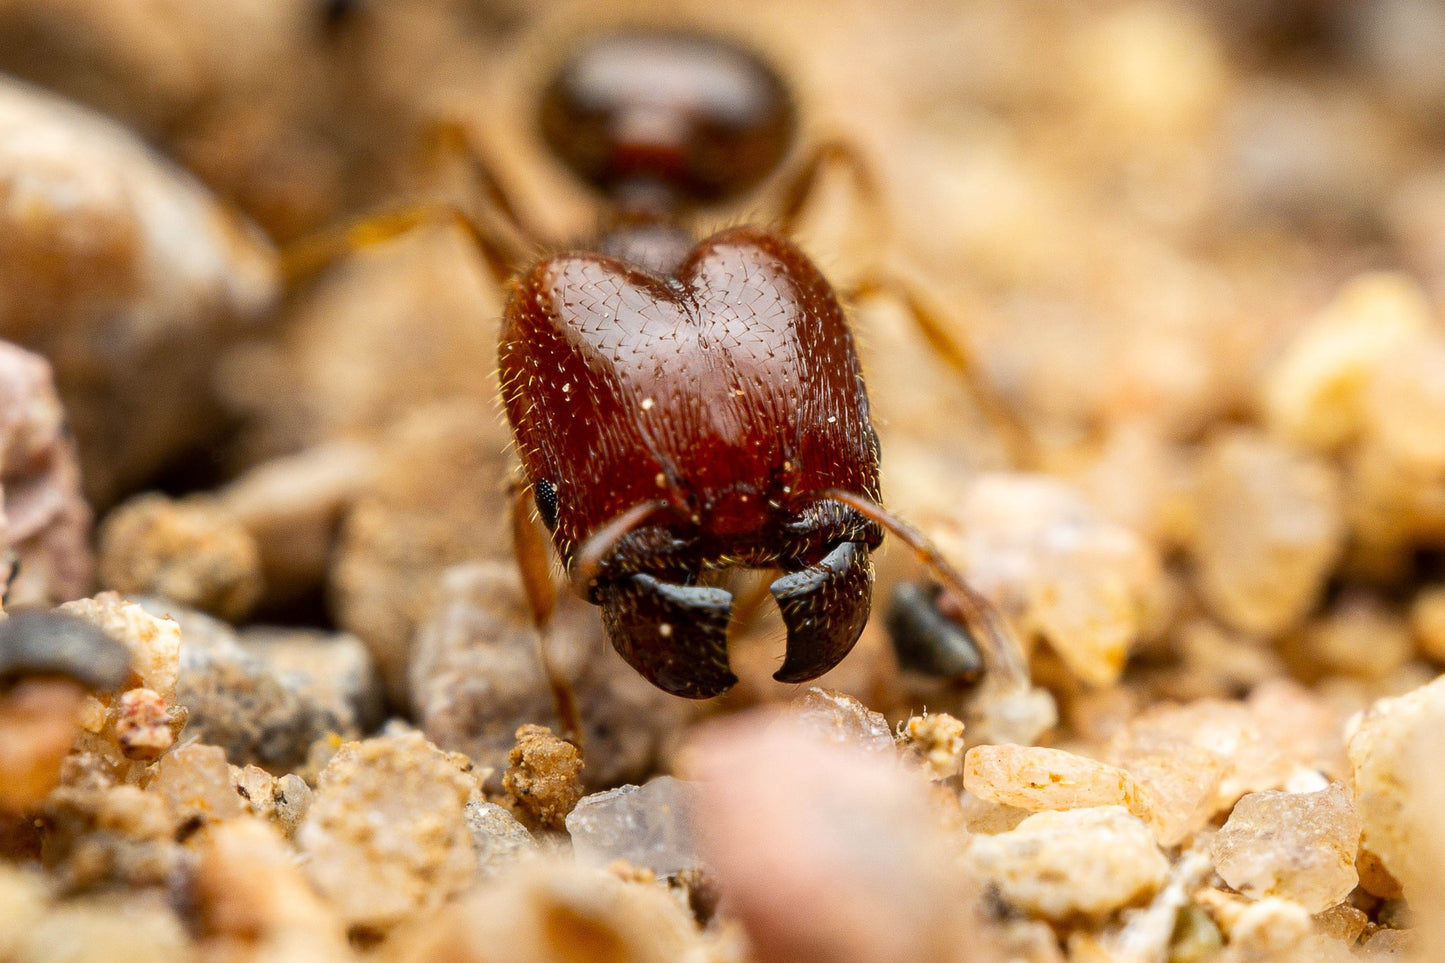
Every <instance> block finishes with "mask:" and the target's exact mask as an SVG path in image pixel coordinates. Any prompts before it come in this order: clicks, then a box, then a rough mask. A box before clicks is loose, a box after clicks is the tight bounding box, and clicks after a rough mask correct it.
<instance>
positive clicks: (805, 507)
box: [288, 32, 1026, 729]
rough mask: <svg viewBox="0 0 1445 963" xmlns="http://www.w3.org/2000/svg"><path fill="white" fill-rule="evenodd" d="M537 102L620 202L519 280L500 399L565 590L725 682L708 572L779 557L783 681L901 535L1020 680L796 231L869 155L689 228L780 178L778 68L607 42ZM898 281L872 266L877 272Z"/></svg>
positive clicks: (546, 589) (836, 639) (1005, 670)
mask: <svg viewBox="0 0 1445 963" xmlns="http://www.w3.org/2000/svg"><path fill="white" fill-rule="evenodd" d="M541 118H542V130H543V134H544V136H545V138H546V140H547V143H548V145H549V146H550V147H551V148H552V150H553V152H554V154H555V155H556V156H557V157H558V158H559V159H560V160H561V161H563V162H564V163H565V164H566V165H567V166H568V167H569V168H571V170H572V171H573V172H574V173H575V174H577V175H578V177H580V178H581V179H582V180H583V181H585V182H586V183H587V184H589V185H590V186H592V187H593V188H594V189H596V190H597V191H598V192H599V193H600V194H601V195H602V197H603V198H604V199H605V201H606V212H607V214H606V221H605V223H604V227H603V230H602V231H601V232H600V234H599V236H598V237H597V238H596V239H595V241H594V242H593V243H591V244H589V245H588V246H587V247H586V248H584V249H581V250H575V251H571V252H568V253H562V254H556V255H553V256H550V257H546V258H543V259H542V260H540V261H537V262H536V263H534V264H532V265H531V266H530V267H529V268H527V269H526V270H525V271H523V272H522V273H521V275H520V276H519V277H517V278H515V279H514V280H512V281H511V285H512V294H511V298H510V300H509V302H508V304H507V308H506V315H505V319H504V323H503V329H502V336H501V343H500V348H499V365H500V376H501V385H502V395H503V400H504V403H505V407H506V412H507V417H508V419H509V421H510V422H511V426H512V431H513V433H514V436H515V439H516V442H517V452H518V455H519V457H520V461H521V470H522V475H523V478H522V482H523V487H522V488H521V489H519V491H521V492H522V493H525V492H530V493H531V495H532V500H533V502H534V503H535V506H536V509H537V513H538V515H539V516H540V517H541V519H542V521H543V522H544V523H545V524H546V526H547V527H548V528H549V529H550V530H551V533H552V542H553V545H554V546H555V548H556V550H557V552H558V554H559V555H560V556H561V558H562V560H563V562H564V564H565V565H566V567H567V570H568V574H569V577H570V579H571V581H572V583H573V585H574V586H576V588H577V589H578V590H579V591H580V592H581V593H582V594H583V595H584V596H585V597H586V598H587V599H589V600H590V601H592V602H594V603H596V604H598V605H600V606H601V608H602V612H603V622H604V625H605V628H606V632H607V635H608V638H609V640H610V641H611V643H612V645H613V646H614V647H615V648H616V649H617V651H618V652H619V653H621V655H622V656H623V658H625V659H626V660H627V661H628V662H629V663H630V664H631V665H632V666H633V667H635V668H636V669H637V670H638V671H639V672H640V673H641V674H642V675H643V676H645V677H646V678H647V679H649V680H650V681H651V682H653V683H654V684H656V685H657V686H659V687H660V688H662V689H664V690H666V691H668V692H671V693H674V694H676V695H680V696H686V697H689V698H707V697H710V696H714V695H718V694H720V693H722V692H724V691H725V690H727V689H728V688H729V687H730V686H732V685H733V683H734V682H736V681H737V679H736V677H735V676H734V675H733V673H732V671H731V669H730V668H729V665H728V656H727V628H728V622H729V618H730V614H731V608H732V597H731V595H730V594H729V593H728V592H727V591H726V590H725V589H723V588H720V587H717V586H716V585H715V584H711V582H712V579H711V578H710V573H713V572H715V571H717V570H720V569H725V568H731V567H738V566H741V567H749V568H764V569H773V570H781V572H782V573H783V574H782V575H781V577H779V578H777V579H776V580H775V581H773V583H772V585H771V590H772V594H773V596H774V598H775V599H776V600H777V603H778V606H779V610H780V611H781V613H782V617H783V621H784V623H785V624H786V626H787V632H788V640H787V655H786V658H785V659H784V661H783V664H782V667H781V668H780V669H779V670H778V671H777V673H776V674H775V678H777V679H779V680H781V681H783V682H803V681H806V680H809V679H812V678H815V677H817V676H819V675H821V674H822V673H824V672H826V671H827V670H828V669H830V668H832V667H833V666H834V665H836V664H837V663H838V662H839V661H841V660H842V659H843V657H844V656H845V655H847V654H848V652H849V650H850V649H851V648H852V647H853V645H854V643H855V642H856V641H857V639H858V636H859V634H860V633H861V632H862V630H863V627H864V624H865V623H866V622H867V620H868V614H869V610H870V607H871V602H872V589H873V568H872V562H871V557H870V556H871V553H872V551H873V550H874V549H876V548H877V547H878V545H879V543H880V542H881V541H882V537H883V533H884V531H885V530H888V531H890V532H892V533H894V534H895V535H896V536H897V537H899V538H900V539H902V540H903V541H904V542H905V543H907V544H908V545H909V546H910V547H911V548H913V549H914V551H915V552H916V553H917V554H918V555H919V556H920V557H921V558H922V559H923V560H924V561H925V563H927V564H928V565H929V566H930V567H931V568H932V569H933V570H934V571H935V573H937V574H938V575H940V577H941V578H942V579H943V581H944V582H945V583H946V585H947V586H948V587H949V589H950V591H951V593H952V595H953V596H954V597H955V598H956V600H957V603H958V606H959V608H960V610H961V612H962V616H963V622H964V625H965V627H966V636H967V637H968V638H969V639H971V640H975V641H977V642H978V643H979V644H980V645H981V646H982V647H983V651H984V655H985V659H986V661H988V662H989V663H990V666H989V668H990V671H991V672H1001V673H1002V674H1003V675H1005V676H1008V677H1010V678H1026V673H1025V671H1024V670H1023V668H1022V661H1021V657H1020V656H1019V653H1018V649H1017V646H1016V644H1015V643H1014V642H1013V641H1012V639H1011V636H1009V634H1008V632H1007V630H1006V629H1005V628H1004V627H1003V626H1002V624H1001V623H1000V622H999V620H998V618H997V614H996V613H995V612H993V610H992V609H991V608H990V607H989V606H988V605H987V603H985V602H984V601H983V600H982V599H980V598H979V597H978V596H977V595H976V594H975V593H974V592H973V591H972V590H971V589H969V588H968V586H967V585H966V584H965V583H964V582H963V580H962V579H960V578H959V577H958V576H957V573H956V572H954V571H953V570H952V569H951V568H950V567H949V566H948V564H947V563H946V562H945V561H944V560H943V559H942V558H940V557H939V556H938V554H937V552H936V551H934V550H933V549H932V547H931V546H929V545H928V544H927V543H926V542H925V541H924V540H923V539H922V538H921V536H919V535H918V534H917V533H916V532H915V531H913V530H912V529H911V528H910V527H909V526H907V525H906V524H904V523H903V522H901V521H900V520H898V519H897V518H895V517H894V516H892V515H891V514H889V513H888V512H887V511H885V510H884V509H883V508H882V507H881V506H880V492H879V484H878V468H879V448H878V437H877V434H876V433H875V432H874V430H873V426H872V424H871V421H870V417H869V411H868V394H867V390H866V388H865V386H864V383H863V377H862V373H861V370H860V367H859V363H858V358H857V355H856V353H855V350H854V346H853V339H852V336H851V334H850V333H849V329H848V323H847V320H846V318H845V315H844V312H843V308H842V305H841V303H840V299H839V297H838V295H837V293H836V292H835V291H834V289H833V287H832V286H831V285H830V284H829V283H828V281H827V279H826V278H824V277H823V275H822V273H821V272H820V271H819V270H818V268H817V267H816V266H814V264H813V263H812V262H811V261H810V260H809V259H808V258H807V257H806V256H805V255H804V254H803V253H802V252H801V251H800V250H799V249H798V248H797V247H795V246H793V244H791V243H790V242H789V241H788V240H787V239H786V238H787V234H788V232H789V230H790V228H791V226H792V225H793V223H794V222H795V220H796V218H797V216H798V213H799V211H800V210H801V209H802V207H803V205H804V201H805V199H806V197H807V195H808V194H809V193H810V191H811V188H812V186H813V184H814V183H815V182H816V179H817V175H818V172H819V170H820V169H821V167H822V166H823V164H824V163H825V162H826V161H828V160H830V159H831V160H837V161H841V162H843V163H846V164H850V165H853V169H854V172H855V175H856V176H858V178H859V180H860V181H864V180H865V179H866V178H865V176H864V175H863V174H862V173H861V171H862V167H861V165H858V162H857V158H856V157H854V156H852V155H851V154H850V152H849V151H848V150H847V149H846V147H843V146H841V145H826V144H825V145H821V146H820V147H819V149H817V150H815V152H814V153H813V155H812V157H811V158H810V159H809V160H808V161H807V162H805V163H804V164H802V165H801V166H800V167H799V168H798V170H797V173H796V174H795V176H794V177H793V179H792V181H791V183H790V184H788V185H786V186H785V189H784V190H783V192H782V202H781V204H780V205H779V221H778V230H776V231H770V230H765V229H762V228H758V227H739V228H733V229H730V230H725V231H722V232H721V233H718V234H714V235H713V236H711V237H708V238H705V239H702V240H699V239H697V238H696V237H695V236H694V235H693V234H692V233H691V232H690V231H689V230H688V225H689V224H690V223H691V221H692V217H693V213H694V211H695V210H696V208H698V207H700V206H703V205H706V204H711V203H715V202H719V201H726V200H729V199H732V198H735V197H737V196H739V195H740V194H742V193H743V192H745V191H747V190H748V189H750V188H752V187H754V186H756V185H757V184H759V183H760V182H761V181H762V180H763V179H764V178H766V177H768V176H769V175H770V174H772V173H773V172H774V171H775V170H776V169H777V168H778V167H779V165H780V163H781V162H782V160H783V158H784V155H785V154H786V153H787V152H788V150H789V146H790V144H791V141H792V139H793V136H794V132H795V127H796V117H795V110H794V107H793V104H792V101H791V99H790V98H789V96H788V91H787V88H786V87H785V86H784V84H783V83H782V82H781V80H780V79H779V77H778V76H777V75H776V74H775V73H774V72H773V71H772V70H771V69H770V68H769V67H768V66H767V65H766V64H765V63H764V62H763V61H761V60H760V59H758V58H757V57H756V56H754V55H752V54H751V53H749V52H747V51H745V50H743V49H741V48H739V47H736V46H732V45H729V44H726V43H723V42H721V41H718V40H716V39H714V38H708V37H703V36H699V35H695V34H689V33H677V32H630V33H619V34H614V35H611V36H607V37H604V38H601V39H599V40H596V41H594V42H593V43H592V44H590V45H589V46H587V47H585V48H583V49H582V50H580V51H579V52H578V53H576V54H575V55H574V56H573V57H572V58H571V59H569V60H568V61H567V62H566V63H565V64H563V66H562V67H561V68H560V69H559V71H558V72H557V74H556V76H555V78H554V79H553V81H552V83H551V84H550V85H549V86H548V88H547V90H546V93H545V95H544V97H543V101H542V110H541ZM452 133H453V134H455V132H454V131H453V132H452ZM461 139H462V140H465V138H464V137H462V138H461ZM471 159H472V161H473V163H474V169H475V171H476V173H477V175H478V177H479V180H480V183H481V185H482V186H483V187H484V188H485V189H486V191H487V194H488V196H489V197H490V198H491V200H492V202H493V207H494V208H496V210H497V212H499V213H500V214H501V215H502V216H503V217H504V218H505V219H506V220H508V221H510V222H511V227H512V228H513V234H520V235H522V236H535V233H536V232H534V231H529V230H528V229H527V228H526V227H525V226H524V225H523V224H522V223H521V219H520V218H519V217H518V216H517V214H516V211H515V207H514V206H513V205H512V204H511V202H510V201H509V200H508V198H507V195H506V192H505V191H503V190H502V189H501V187H500V185H499V184H498V182H497V180H496V179H495V177H493V176H492V174H491V173H490V171H489V170H488V169H487V166H486V164H485V163H484V162H482V161H481V160H480V158H478V157H476V156H474V155H473V156H472V158H471ZM436 214H437V211H436V210H434V209H427V208H423V209H416V210H406V211H402V212H400V213H399V214H396V215H392V216H390V217H379V218H374V219H370V220H368V221H367V222H365V223H364V224H363V225H361V226H360V227H356V228H351V229H348V230H345V231H342V232H341V233H339V234H337V235H334V236H328V237H323V238H320V239H318V241H317V242H315V243H313V244H303V245H297V246H296V247H295V248H294V249H293V250H292V251H291V252H289V253H288V263H289V266H290V269H291V270H292V271H293V273H295V274H298V275H299V274H305V273H308V272H309V271H310V270H313V269H314V268H315V267H316V265H318V264H321V263H324V262H325V261H326V260H328V259H329V258H330V257H331V256H334V255H335V254H336V253H337V252H338V251H341V250H345V249H354V248H356V247H359V246H365V245H367V244H370V243H375V242H376V241H377V240H379V239H384V238H385V237H389V236H393V235H395V234H397V233H400V232H401V231H403V230H407V229H409V228H410V227H413V226H416V225H417V224H418V223H423V222H427V221H433V220H436V216H435V215H436ZM445 214H446V216H448V217H449V218H450V219H452V220H453V221H455V222H456V223H457V224H458V225H459V226H461V227H462V228H463V229H464V230H465V231H467V233H468V234H469V235H470V236H471V238H472V239H473V240H474V241H475V242H476V244H477V246H478V249H479V250H480V251H481V253H482V254H483V255H484V256H485V258H486V260H487V262H488V263H489V264H490V265H491V267H492V269H493V273H494V275H495V276H496V277H497V278H498V279H499V280H502V279H505V278H508V277H510V273H511V264H512V263H513V262H515V261H516V259H517V253H518V252H517V249H516V246H515V245H512V246H511V249H510V250H508V244H507V243H506V241H505V240H504V239H502V238H501V237H499V236H498V235H496V234H495V233H494V232H492V231H491V230H489V229H488V228H487V227H486V226H485V225H484V224H482V223H480V222H478V221H477V220H475V219H474V218H472V217H470V216H469V215H466V214H464V213H461V212H460V211H458V210H456V209H454V208H448V209H447V211H446V212H445ZM504 233H505V232H504ZM887 286H888V285H887V283H886V282H883V283H880V282H879V281H878V280H876V279H875V280H874V281H872V282H870V283H865V284H864V285H861V286H860V288H859V291H860V293H861V292H864V291H866V290H869V289H870V288H871V289H872V290H875V291H877V290H879V289H881V288H885V287H887ZM898 292H899V293H901V294H902V295H903V298H904V301H905V302H906V303H907V304H908V305H909V308H910V311H911V312H912V314H913V315H914V317H915V319H916V320H917V321H918V322H919V324H920V327H921V328H922V329H923V331H924V334H925V336H927V337H928V338H929V339H930V341H931V342H933V343H935V344H943V343H944V341H945V339H944V338H942V336H941V335H940V333H939V328H938V326H937V325H936V324H935V323H934V322H933V321H931V320H930V318H929V315H928V313H927V312H926V311H924V310H922V309H921V308H920V307H919V306H918V305H917V302H916V300H915V299H914V298H913V297H912V296H911V295H910V294H909V293H908V292H906V290H905V289H901V288H900V289H898ZM956 353H957V354H958V356H959V358H960V359H961V358H962V353H961V352H956ZM959 367H960V368H961V369H964V370H965V373H968V371H967V368H968V366H967V364H966V363H964V362H963V361H962V360H960V362H959ZM975 395H976V397H979V398H980V399H983V400H986V396H987V392H986V391H979V390H975ZM513 522H514V537H515V539H516V546H517V557H518V562H519V565H520V567H521V569H522V573H523V580H524V583H525V584H526V587H527V592H528V597H529V600H530V602H531V604H532V607H533V613H534V616H535V617H536V618H537V620H538V624H539V625H541V626H545V625H546V623H547V621H548V620H549V618H550V614H551V605H552V594H551V592H552V590H551V582H550V573H549V571H548V564H547V562H546V559H545V548H542V547H539V539H538V538H537V537H536V535H535V534H529V533H530V532H531V531H532V530H531V528H530V526H529V525H527V524H525V520H524V519H522V518H521V517H520V516H517V517H514V519H513ZM544 654H545V647H544ZM553 686H554V689H555V690H556V691H557V694H558V702H559V712H561V713H562V714H563V716H564V717H567V716H568V715H569V711H570V710H569V709H568V706H567V703H568V699H569V693H568V689H567V686H566V685H565V683H563V682H561V681H560V680H559V679H558V678H557V677H556V676H555V674H553ZM569 727H570V728H573V729H575V728H576V726H575V723H569Z"/></svg>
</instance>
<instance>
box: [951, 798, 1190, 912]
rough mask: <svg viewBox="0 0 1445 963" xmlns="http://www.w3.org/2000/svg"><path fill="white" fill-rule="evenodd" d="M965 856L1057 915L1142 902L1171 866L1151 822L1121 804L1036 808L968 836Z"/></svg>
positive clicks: (1003, 889)
mask: <svg viewBox="0 0 1445 963" xmlns="http://www.w3.org/2000/svg"><path fill="white" fill-rule="evenodd" d="M968 863H969V865H970V866H972V867H973V869H974V871H975V872H977V873H978V875H979V877H980V878H981V879H982V880H983V881H984V882H985V883H986V884H987V885H989V886H991V887H994V888H996V889H997V891H998V893H999V896H1000V898H1002V899H1003V900H1004V901H1005V902H1006V903H1008V904H1010V905H1011V906H1014V907H1017V908H1018V909H1020V910H1022V911H1024V912H1027V913H1032V914H1035V915H1038V916H1042V917H1044V918H1045V919H1049V920H1053V921H1055V922H1059V923H1063V922H1067V921H1070V920H1074V919H1077V918H1080V917H1083V918H1088V919H1095V920H1097V919H1101V918H1103V917H1106V916H1108V915H1109V914H1111V913H1113V912H1115V911H1117V910H1119V909H1122V908H1123V907H1125V906H1129V905H1133V904H1136V903H1140V902H1143V901H1145V900H1147V899H1149V897H1151V896H1153V895H1154V892H1155V891H1156V890H1157V889H1158V888H1159V887H1160V886H1162V885H1163V884H1164V881H1165V879H1166V878H1167V876H1168V874H1169V861H1168V860H1166V859H1165V858H1164V854H1163V853H1161V852H1160V851H1159V847H1158V846H1157V845H1156V844H1155V842H1154V836H1153V834H1152V833H1150V831H1149V828H1148V827H1147V826H1145V825H1144V823H1143V822H1141V821H1140V820H1139V819H1138V818H1137V817H1136V816H1133V815H1131V814H1130V813H1129V811H1128V810H1127V809H1125V808H1124V807H1122V806H1103V807H1098V808H1093V809H1071V810H1066V811H1063V812H1042V813H1037V814H1035V815H1032V816H1030V817H1028V818H1027V819H1025V820H1024V821H1023V822H1021V823H1019V824H1018V826H1017V827H1016V828H1014V829H1012V830H1010V831H1008V832H1005V833H998V834H997V835H993V836H975V837H973V839H972V842H971V844H970V845H969V849H968Z"/></svg>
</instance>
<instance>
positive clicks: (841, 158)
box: [777, 138, 888, 239]
mask: <svg viewBox="0 0 1445 963" xmlns="http://www.w3.org/2000/svg"><path fill="white" fill-rule="evenodd" d="M830 166H837V167H841V168H843V170H844V171H846V172H847V174H848V177H849V179H850V180H852V182H853V186H854V187H855V188H857V190H858V193H859V195H861V196H862V198H863V200H864V202H865V205H864V206H865V209H866V210H867V216H868V218H869V220H870V221H872V222H873V223H872V224H871V225H869V226H870V228H871V231H870V236H872V237H874V238H878V239H881V238H883V237H885V236H886V235H887V234H888V223H887V222H888V219H887V216H886V214H885V212H884V208H883V205H882V204H880V203H879V202H878V198H879V195H880V194H881V190H880V188H879V185H878V178H877V177H875V176H874V174H873V168H872V166H870V165H869V163H868V161H867V160H866V159H865V158H864V157H863V154H862V152H860V151H859V150H858V148H857V147H856V146H854V145H853V144H851V143H849V142H848V141H845V140H841V139H839V138H829V139H827V140H823V141H821V142H819V143H818V144H817V145H816V146H814V147H813V149H812V150H811V151H810V153H809V154H808V157H807V159H806V160H804V161H803V163H802V164H801V165H800V166H799V167H798V168H797V169H796V170H795V171H794V172H793V173H792V174H791V176H790V177H789V179H788V180H787V181H786V182H785V183H784V185H783V187H782V190H781V196H780V198H779V200H778V205H777V210H778V215H777V218H778V227H779V230H780V231H781V233H783V234H785V235H791V234H793V233H795V231H796V228H797V226H798V223H799V221H801V220H802V216H803V212H804V211H805V210H806V209H807V207H808V202H809V201H811V200H812V198H813V192H814V191H816V190H817V189H818V185H819V184H820V183H821V180H822V175H823V171H824V169H825V168H827V167H830Z"/></svg>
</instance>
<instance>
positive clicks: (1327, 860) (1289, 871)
mask: <svg viewBox="0 0 1445 963" xmlns="http://www.w3.org/2000/svg"><path fill="white" fill-rule="evenodd" d="M1359 845H1360V817H1359V816H1357V815H1356V814H1355V811H1354V809H1353V808H1352V807H1351V805H1350V799H1349V795H1348V794H1347V793H1346V792H1345V790H1344V789H1343V788H1342V787H1341V786H1340V785H1339V784H1338V783H1335V784H1332V785H1331V786H1330V787H1329V788H1328V789H1325V790H1322V791H1320V792H1309V793H1290V792H1274V791H1266V792H1257V793H1249V794H1247V795H1245V796H1244V797H1243V798H1241V799H1240V800H1239V802H1237V803H1235V805H1234V811H1233V812H1231V813H1230V815H1229V819H1228V820H1227V821H1226V822H1225V824H1224V828H1223V829H1221V830H1220V831H1219V833H1218V835H1216V836H1215V837H1214V841H1213V844H1212V846H1213V856H1214V863H1215V867H1216V869H1217V871H1218V872H1219V875H1220V878H1222V879H1223V880H1224V881H1225V882H1226V883H1228V884H1229V885H1230V886H1231V887H1233V888H1234V889H1236V890H1238V891H1239V892H1241V893H1244V894H1245V895H1247V896H1251V897H1254V898H1256V899H1258V898H1261V897H1265V896H1281V897H1284V898H1286V899H1290V900H1293V901H1294V902H1296V903H1299V904H1300V905H1301V906H1303V907H1304V908H1305V909H1307V910H1309V912H1311V913H1321V912H1323V911H1324V910H1326V909H1328V908H1330V907H1331V906H1334V905H1335V904H1336V903H1339V902H1341V901H1342V900H1343V899H1344V898H1345V897H1346V896H1348V895H1349V894H1350V891H1351V890H1353V889H1354V888H1355V884H1356V883H1357V882H1359V876H1358V875H1357V874H1356V872H1355V851H1356V850H1357V849H1358V848H1359Z"/></svg>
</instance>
